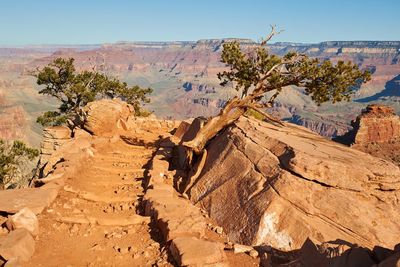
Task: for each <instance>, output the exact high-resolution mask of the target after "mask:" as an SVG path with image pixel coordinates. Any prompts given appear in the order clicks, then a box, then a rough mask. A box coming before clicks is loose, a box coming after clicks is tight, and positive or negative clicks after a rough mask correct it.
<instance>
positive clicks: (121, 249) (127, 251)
mask: <svg viewBox="0 0 400 267" xmlns="http://www.w3.org/2000/svg"><path fill="white" fill-rule="evenodd" d="M119 253H121V254H128V253H129V247H125V248H120V249H119Z"/></svg>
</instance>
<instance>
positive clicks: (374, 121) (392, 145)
mask: <svg viewBox="0 0 400 267" xmlns="http://www.w3.org/2000/svg"><path fill="white" fill-rule="evenodd" d="M352 126H353V129H352V130H350V131H349V132H347V133H346V134H344V135H343V136H339V137H337V138H335V139H334V140H335V141H337V142H340V143H344V144H347V145H350V146H351V147H352V148H355V149H358V150H361V151H364V152H366V153H369V154H371V155H373V156H375V157H379V158H383V159H386V160H390V161H393V162H394V163H396V164H397V165H398V166H400V117H399V116H397V115H396V114H395V113H394V110H393V108H391V107H388V106H384V105H369V106H367V108H366V109H365V110H364V111H363V112H362V113H361V114H360V115H359V116H358V117H357V119H356V120H354V121H352Z"/></svg>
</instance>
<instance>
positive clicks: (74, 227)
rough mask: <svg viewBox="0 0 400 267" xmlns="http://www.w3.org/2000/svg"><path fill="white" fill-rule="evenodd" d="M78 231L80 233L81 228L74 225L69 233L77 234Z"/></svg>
mask: <svg viewBox="0 0 400 267" xmlns="http://www.w3.org/2000/svg"><path fill="white" fill-rule="evenodd" d="M78 231H79V226H78V225H77V224H74V225H72V227H71V228H70V229H69V232H70V233H71V234H75V233H76V232H78Z"/></svg>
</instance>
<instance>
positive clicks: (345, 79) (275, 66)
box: [183, 26, 370, 154]
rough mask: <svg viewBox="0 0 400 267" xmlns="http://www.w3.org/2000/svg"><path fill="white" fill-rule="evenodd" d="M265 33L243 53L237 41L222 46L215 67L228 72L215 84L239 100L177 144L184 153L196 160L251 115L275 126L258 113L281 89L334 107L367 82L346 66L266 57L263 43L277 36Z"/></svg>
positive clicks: (363, 74)
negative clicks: (228, 129)
mask: <svg viewBox="0 0 400 267" xmlns="http://www.w3.org/2000/svg"><path fill="white" fill-rule="evenodd" d="M271 27H272V30H271V33H270V34H269V35H268V36H267V37H266V38H265V39H263V40H262V41H261V42H260V43H259V44H258V45H257V46H255V47H254V48H250V49H247V50H246V51H244V50H243V49H242V48H241V47H240V43H239V42H237V41H233V42H227V43H224V44H223V50H222V55H221V61H222V62H223V63H225V64H226V66H227V67H228V70H225V71H223V72H221V73H219V74H218V78H219V79H220V81H221V85H222V86H227V85H233V86H234V88H235V89H236V90H237V91H238V92H239V93H240V94H239V96H236V97H233V98H231V99H230V100H228V101H227V103H226V105H225V106H224V107H223V108H222V109H221V110H220V112H219V114H218V115H217V116H215V117H213V118H211V119H210V120H208V121H207V122H206V123H205V125H204V126H203V127H202V128H201V129H200V131H199V132H198V133H197V135H196V137H195V138H194V139H193V140H191V141H189V142H185V143H183V145H184V146H186V147H187V148H188V150H189V151H191V152H194V153H196V154H201V153H202V151H203V149H204V147H205V145H206V144H207V142H208V141H209V140H210V139H211V138H213V137H214V136H215V135H216V134H217V133H218V132H220V131H221V130H222V129H224V128H225V127H227V126H228V125H230V124H232V123H233V122H235V121H236V120H237V119H239V117H240V116H242V115H243V114H244V113H245V112H246V111H248V110H251V109H252V110H255V111H257V112H259V113H261V114H263V115H264V116H265V117H266V118H267V119H269V120H271V121H275V122H278V123H279V121H277V120H276V119H274V118H273V117H271V116H270V115H268V113H266V112H264V109H265V108H271V107H272V106H273V103H274V101H275V99H276V97H277V96H278V95H279V93H280V92H281V91H282V88H284V87H287V86H291V87H294V88H304V90H305V94H307V95H310V96H311V99H312V100H313V101H315V102H316V103H317V104H322V103H324V102H328V101H331V102H332V103H336V102H339V101H342V100H347V101H349V100H350V99H351V95H352V94H353V93H354V89H355V88H357V87H358V86H360V84H361V83H363V82H366V81H368V80H369V79H370V73H369V72H368V71H367V70H365V71H362V70H360V69H359V68H358V66H357V65H355V64H353V63H351V62H344V61H338V62H337V63H336V64H334V63H332V62H331V61H330V60H323V61H321V60H319V59H316V58H310V57H308V56H307V55H305V54H300V53H297V52H289V53H287V54H286V55H284V56H278V55H274V54H272V53H271V52H270V51H269V49H268V46H267V43H268V41H270V40H271V39H272V37H274V36H275V35H276V34H277V32H276V31H275V27H274V26H271ZM267 93H270V94H272V96H271V97H270V98H269V99H266V98H265V95H266V94H267Z"/></svg>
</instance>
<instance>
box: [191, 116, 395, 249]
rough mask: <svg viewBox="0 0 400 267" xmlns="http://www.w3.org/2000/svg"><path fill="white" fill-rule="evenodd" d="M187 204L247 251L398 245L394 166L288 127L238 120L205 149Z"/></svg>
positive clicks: (287, 125) (294, 127) (300, 128)
mask: <svg viewBox="0 0 400 267" xmlns="http://www.w3.org/2000/svg"><path fill="white" fill-rule="evenodd" d="M190 198H191V200H192V201H193V202H194V203H197V204H198V205H200V206H201V208H203V209H205V210H206V211H207V212H208V213H209V215H210V217H211V218H212V219H215V220H216V222H217V223H218V224H219V225H221V226H222V227H224V229H226V231H227V233H228V236H229V238H230V239H231V240H233V241H235V242H239V243H244V244H248V245H260V246H270V247H274V248H277V249H279V250H283V251H289V250H294V249H300V248H301V247H302V246H303V245H304V243H305V241H306V240H307V239H308V238H310V240H313V242H315V243H323V242H329V241H332V240H346V242H349V243H352V244H358V245H360V246H363V247H367V248H372V247H374V246H376V245H379V246H383V247H387V248H393V247H394V246H395V245H396V244H397V243H398V242H399V240H398V236H400V226H399V224H398V222H397V221H398V218H399V217H398V216H399V212H400V203H399V201H398V199H399V198H400V170H399V168H398V167H397V166H396V165H394V164H392V163H391V162H388V161H385V160H383V159H379V158H375V157H373V156H371V155H368V154H366V153H363V152H360V151H357V150H354V149H351V148H348V147H345V146H343V145H340V144H337V143H335V142H332V141H329V140H326V139H324V138H322V137H320V136H318V135H316V134H314V133H312V132H310V131H308V130H306V129H305V128H303V127H299V126H295V125H291V124H286V125H285V126H284V127H278V126H274V125H271V124H268V123H264V122H260V121H255V120H250V119H246V118H242V119H240V120H239V121H238V122H237V123H235V124H234V125H233V126H232V127H230V128H229V129H227V130H225V131H224V132H223V133H222V134H220V135H219V136H218V137H216V138H215V139H214V140H213V141H212V142H211V143H210V144H209V146H208V156H207V161H206V164H205V167H204V169H203V171H202V173H201V175H200V177H199V178H198V179H197V181H195V182H194V185H193V186H192V187H191V190H190Z"/></svg>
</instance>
